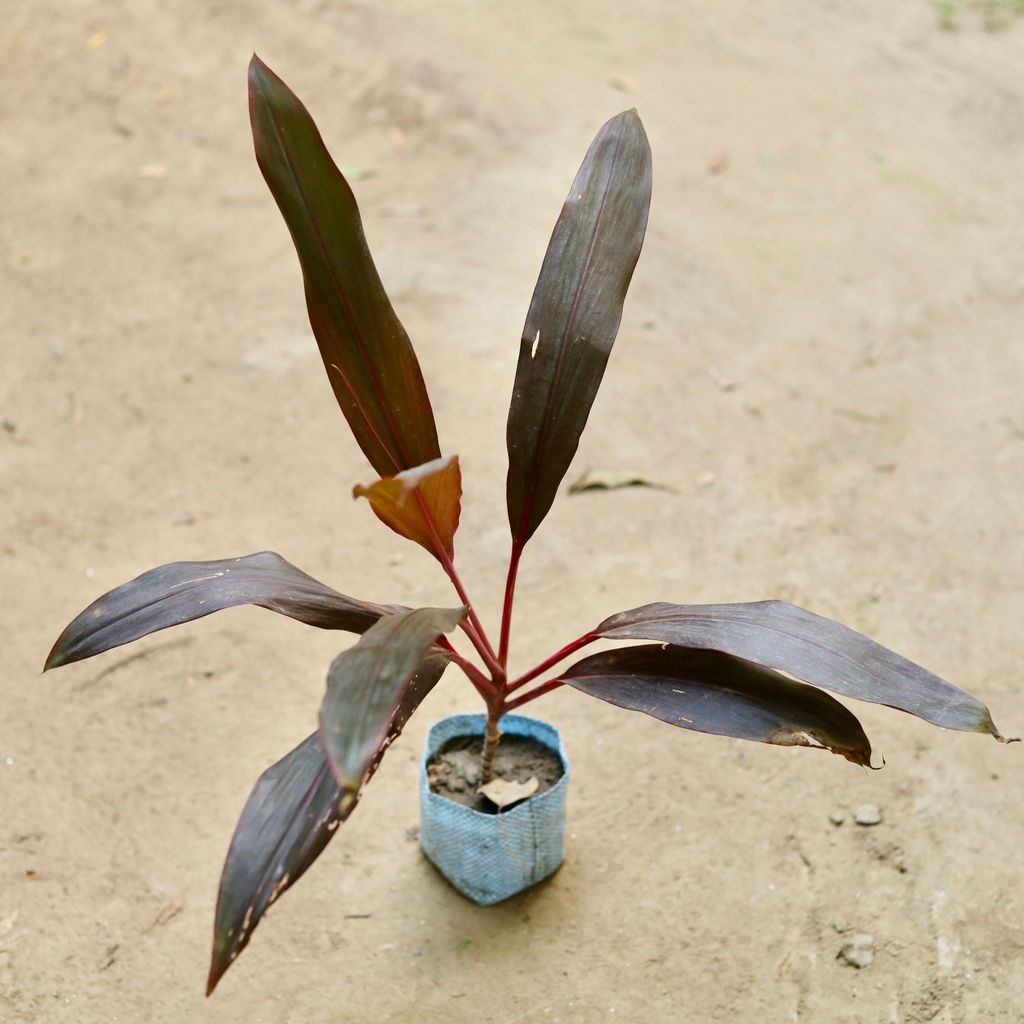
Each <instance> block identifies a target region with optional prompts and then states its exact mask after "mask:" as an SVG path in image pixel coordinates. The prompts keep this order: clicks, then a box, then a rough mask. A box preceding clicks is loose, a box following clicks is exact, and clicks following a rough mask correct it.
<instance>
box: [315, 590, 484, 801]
mask: <svg viewBox="0 0 1024 1024" xmlns="http://www.w3.org/2000/svg"><path fill="white" fill-rule="evenodd" d="M465 614H466V609H465V608H416V609H414V610H413V611H409V612H402V613H400V614H396V615H389V616H388V617H387V618H386V619H381V620H380V621H379V622H378V623H376V624H375V625H374V626H371V627H370V629H368V630H367V631H366V632H365V633H364V634H363V635H362V636H361V637H360V638H359V642H358V643H357V644H356V645H355V647H352V648H351V649H349V650H347V651H343V652H342V653H341V654H339V655H338V657H337V658H335V659H334V663H333V664H332V665H331V668H330V672H329V673H328V675H327V694H326V695H325V697H324V700H323V703H322V704H321V705H320V738H321V742H322V743H323V745H324V750H325V751H326V753H327V757H328V760H329V761H330V762H331V767H332V769H333V771H334V775H335V778H336V779H337V780H338V782H339V783H340V785H341V786H342V787H343V788H344V789H346V790H347V791H348V792H350V793H356V792H358V791H359V787H360V786H361V785H362V783H363V780H364V778H365V776H366V772H367V770H368V769H369V768H370V767H371V766H372V765H373V763H374V759H375V757H376V756H377V755H378V752H379V751H380V749H381V744H382V743H383V742H384V741H385V739H386V737H387V734H388V726H389V723H390V722H391V721H392V719H393V717H394V715H395V712H396V709H398V708H400V707H401V705H402V700H403V695H404V694H405V692H406V690H407V689H408V688H409V686H410V685H412V681H413V678H414V676H415V674H416V672H417V671H419V670H420V668H421V666H422V662H423V659H424V656H425V655H426V653H427V651H428V650H429V648H430V647H431V645H432V644H433V642H434V641H435V640H436V639H437V637H438V635H439V634H441V633H447V632H448V631H449V630H452V629H454V628H455V627H456V626H457V625H458V623H459V621H460V620H461V619H462V617H463V616H464V615H465Z"/></svg>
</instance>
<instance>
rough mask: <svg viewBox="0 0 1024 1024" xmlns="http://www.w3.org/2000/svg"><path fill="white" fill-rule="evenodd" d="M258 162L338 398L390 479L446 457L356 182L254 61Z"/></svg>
mask: <svg viewBox="0 0 1024 1024" xmlns="http://www.w3.org/2000/svg"><path fill="white" fill-rule="evenodd" d="M249 116H250V120H251V121H252V134H253V140H254V142H255V145H256V159H257V161H258V163H259V165H260V170H261V171H262V172H263V177H264V178H265V179H266V181H267V184H268V185H269V186H270V191H271V192H272V193H273V195H274V199H276V200H277V205H278V207H279V208H280V210H281V213H282V215H283V216H284V219H285V222H286V223H287V225H288V230H289V231H290V232H291V235H292V241H293V242H294V243H295V249H296V251H297V253H298V256H299V263H300V264H301V266H302V276H303V281H304V282H305V289H306V305H307V308H308V310H309V321H310V324H311V325H312V327H313V333H314V334H315V335H316V340H317V344H318V345H319V346H320V355H321V356H322V357H323V361H324V366H325V368H326V369H327V375H328V377H329V378H330V380H331V386H332V387H333V388H334V394H335V397H336V398H337V399H338V404H339V405H340V406H341V411H342V412H343V413H344V414H345V418H346V419H347V420H348V423H349V426H350V427H351V428H352V433H353V434H354V435H355V438H356V441H357V442H358V443H359V447H360V448H362V450H363V452H364V453H365V454H366V457H367V458H368V459H369V460H370V465H372V466H373V468H374V469H375V470H377V472H378V473H379V474H380V475H381V476H393V475H394V474H395V473H397V472H399V471H400V470H403V469H412V468H413V467H414V466H420V465H422V464H423V463H425V462H430V461H431V460H433V459H436V458H438V457H439V456H440V454H441V452H440V449H439V448H438V445H437V430H436V428H435V426H434V414H433V412H432V410H431V408H430V400H429V398H428V397H427V390H426V387H425V385H424V383H423V375H422V374H421V372H420V366H419V363H418V362H417V360H416V354H415V352H414V351H413V348H412V345H411V344H410V343H409V337H408V335H407V334H406V333H405V328H403V327H402V325H401V323H400V322H399V320H398V317H397V316H396V315H395V311H394V309H392V307H391V302H390V300H389V299H388V296H387V293H386V292H385V291H384V286H383V285H382V284H381V281H380V277H379V276H378V275H377V268H376V267H375V266H374V264H373V259H372V257H371V256H370V250H369V249H368V248H367V245H366V239H365V237H364V235H363V225H362V221H361V219H360V216H359V209H358V207H357V206H356V201H355V197H354V196H353V195H352V190H351V189H350V188H349V185H348V182H347V181H345V178H344V177H343V176H342V174H341V172H340V171H339V170H338V168H337V167H336V166H335V164H334V161H333V160H332V159H331V155H330V153H328V152H327V149H326V147H325V146H324V143H323V140H322V139H321V137H320V133H319V131H317V127H316V125H315V124H314V122H313V119H312V118H311V117H310V115H309V112H308V111H307V110H306V108H305V107H304V106H303V105H302V103H301V102H300V101H299V99H298V98H297V97H296V96H295V94H294V93H292V91H291V90H290V89H289V88H288V86H286V85H285V84H284V82H282V81H281V79H280V78H278V77H277V75H275V74H274V72H273V71H271V70H270V68H268V67H267V66H266V65H265V64H264V63H263V62H262V61H261V60H260V59H259V57H257V56H255V55H253V58H252V62H251V63H250V65H249Z"/></svg>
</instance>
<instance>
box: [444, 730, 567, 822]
mask: <svg viewBox="0 0 1024 1024" xmlns="http://www.w3.org/2000/svg"><path fill="white" fill-rule="evenodd" d="M482 753H483V737H482V736H456V737H455V738H454V739H451V740H449V741H448V742H447V743H446V744H445V745H444V746H443V747H442V748H441V750H440V752H439V753H438V754H437V755H436V756H435V757H434V758H433V759H432V760H431V761H430V762H429V763H428V764H427V778H428V779H429V780H430V788H431V790H432V791H433V792H434V793H440V794H441V796H445V797H447V798H448V799H449V800H455V801H456V802H457V803H460V804H465V805H466V806H467V807H472V808H473V810H474V811H483V812H484V813H485V814H494V813H495V811H496V808H495V806H494V804H492V803H491V801H490V800H488V799H487V798H486V797H483V796H481V795H480V794H479V793H477V788H478V787H479V786H481V785H482V778H481V772H480V760H481V755H482ZM531 776H536V778H537V782H538V783H539V785H538V786H537V792H538V793H543V792H545V791H546V790H549V789H550V788H551V787H552V786H553V785H554V784H555V783H556V782H557V781H558V780H559V779H560V778H561V777H562V761H561V758H559V756H558V754H556V753H555V752H554V751H553V750H552V749H551V748H550V747H546V746H544V744H543V743H539V742H538V741H537V740H533V739H530V738H529V737H528V736H502V738H501V742H500V743H499V744H498V752H497V753H496V754H495V755H494V777H495V778H496V779H506V780H507V781H509V782H526V781H527V780H528V779H529V778H530V777H531Z"/></svg>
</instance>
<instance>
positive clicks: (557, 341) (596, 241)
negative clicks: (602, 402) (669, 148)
mask: <svg viewBox="0 0 1024 1024" xmlns="http://www.w3.org/2000/svg"><path fill="white" fill-rule="evenodd" d="M650 202H651V151H650V147H649V146H648V144H647V136H646V134H645V133H644V129H643V125H642V124H641V123H640V118H639V117H638V116H637V113H636V111H635V110H628V111H626V112H625V113H622V114H619V115H618V116H617V117H614V118H612V119H611V120H610V121H609V122H608V123H607V124H606V125H605V126H604V127H603V128H602V129H601V130H600V131H599V132H598V133H597V137H596V138H595V139H594V141H593V143H592V144H591V146H590V149H589V150H588V152H587V155H586V157H585V158H584V160H583V164H582V166H581V167H580V169H579V172H578V173H577V175H576V180H575V181H574V182H573V184H572V188H571V189H570V190H569V195H568V198H567V199H566V201H565V205H564V206H563V207H562V212H561V214H560V215H559V217H558V221H557V223H556V224H555V230H554V233H553V234H552V236H551V241H550V242H549V243H548V249H547V253H546V254H545V256H544V263H543V265H542V266H541V271H540V277H539V278H538V280H537V287H536V289H535V290H534V293H533V300H532V301H531V303H530V310H529V312H528V313H527V315H526V325H525V327H524V328H523V337H522V341H521V343H520V348H519V365H518V367H517V368H516V379H515V385H514V387H513V391H512V404H511V407H510V408H509V414H508V429H507V443H508V461H509V465H508V487H507V492H508V493H507V498H508V516H509V524H510V526H511V528H512V537H513V540H514V542H515V544H516V545H517V547H520V548H521V547H522V545H523V544H525V543H526V542H527V541H528V540H529V539H530V537H531V536H532V535H533V532H534V530H536V529H537V527H538V525H539V524H540V522H541V520H543V518H544V516H545V515H547V512H548V509H549V508H550V507H551V503H552V502H553V501H554V499H555V494H556V493H557V491H558V485H559V484H560V483H561V481H562V477H564V476H565V472H566V470H567V469H568V468H569V463H570V462H571V461H572V458H573V455H575V454H576V448H577V447H578V445H579V440H580V435H581V434H582V433H583V428H584V426H585V425H586V422H587V417H588V416H589V415H590V408H591V406H592V405H593V403H594V397H595V396H596V395H597V389H598V387H599V386H600V384H601V377H602V376H603V375H604V368H605V365H606V364H607V362H608V356H609V354H610V353H611V348H612V343H613V342H614V341H615V335H616V333H617V332H618V329H619V321H620V320H621V319H622V304H623V302H624V301H625V298H626V289H627V288H628V287H629V282H630V278H631V277H632V276H633V268H634V267H635V266H636V261H637V259H638V257H639V255H640V247H641V245H642V244H643V240H644V231H645V230H646V228H647V212H648V209H649V207H650Z"/></svg>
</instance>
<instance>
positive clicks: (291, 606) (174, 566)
mask: <svg viewBox="0 0 1024 1024" xmlns="http://www.w3.org/2000/svg"><path fill="white" fill-rule="evenodd" d="M240 604H255V605H259V606H260V607H261V608H268V609H269V610H270V611H272V612H280V613H281V614H282V615H288V616H289V617H291V618H293V619H298V620H299V621H300V622H305V623H307V624H308V625H310V626H319V627H320V628H322V629H347V630H350V631H351V632H353V633H362V632H364V631H365V630H367V629H369V628H370V626H372V625H373V624H374V623H375V622H376V621H377V620H378V619H379V618H380V617H381V616H382V615H386V614H389V613H390V611H391V610H392V609H390V608H385V607H382V606H381V605H376V604H371V603H370V602H369V601H358V600H356V599H355V598H351V597H346V596H345V595H344V594H339V593H338V592H337V591H336V590H332V589H331V588H330V587H327V586H324V584H323V583H320V582H319V581H317V580H315V579H313V577H312V576H307V575H306V574H305V573H304V572H302V570H301V569H296V568H295V566H294V565H292V564H291V563H290V562H286V561H285V560H284V559H283V558H282V557H281V556H280V555H278V554H276V553H275V552H273V551H260V552H257V553H256V554H254V555H245V556H244V557H242V558H225V559H220V560H218V561H212V562H171V563H170V564H169V565H161V566H159V567H158V568H156V569H150V570H149V572H144V573H143V574H142V575H141V576H138V577H136V578H135V579H134V580H131V581H130V582H129V583H123V584H122V585H121V586H119V587H116V588H115V589H114V590H111V591H110V592H109V593H107V594H104V595H103V596H102V597H100V598H98V599H97V600H95V601H93V603H92V604H91V605H89V607H88V608H86V609H85V611H83V612H81V613H80V614H79V615H78V616H77V617H76V618H75V619H74V620H73V621H72V622H71V623H70V625H68V627H67V628H66V629H65V630H64V632H63V633H61V635H60V636H59V637H58V638H57V642H56V643H55V644H54V645H53V649H52V650H51V651H50V654H49V656H48V657H47V659H46V665H45V666H44V670H45V669H51V668H56V667H57V666H58V665H67V664H68V663H70V662H72V661H80V660H81V659H82V658H91V657H92V656H93V655H94V654H100V653H101V652H102V651H107V650H110V648H112V647H120V646H121V644H127V643H130V642H131V641H132V640H138V639H139V637H142V636H146V635H147V634H149V633H155V632H156V631H157V630H158V629H166V628H167V627H168V626H177V625H179V624H181V623H182V622H191V621H192V620H193V619H199V618H202V617H203V616H204V615H209V614H210V613H211V612H218V611H220V610H221V609H223V608H233V607H235V606H236V605H240Z"/></svg>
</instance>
